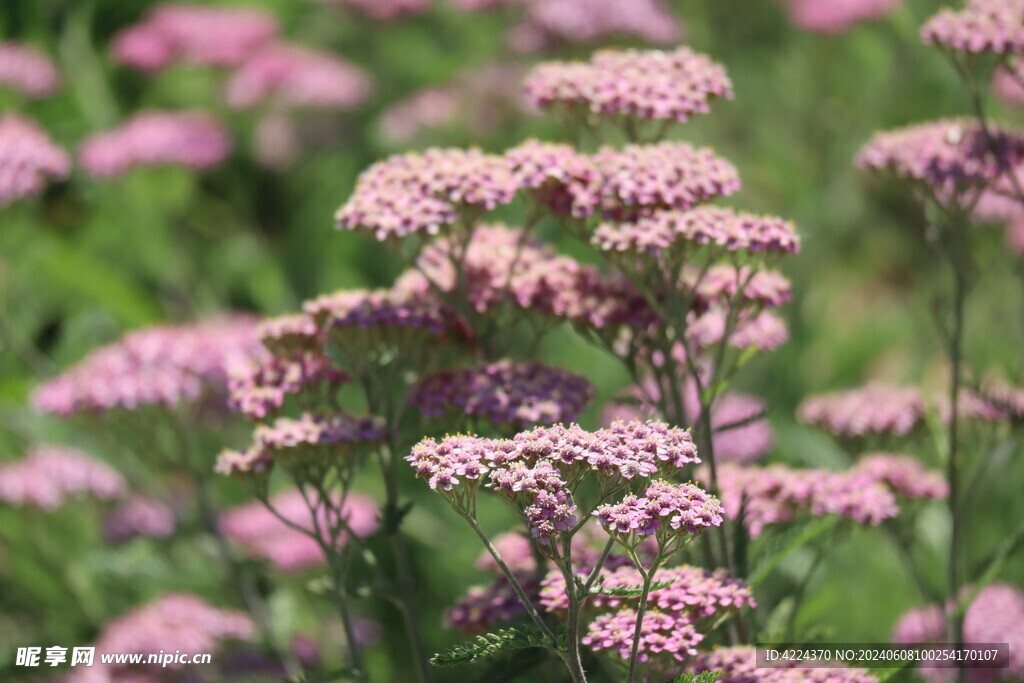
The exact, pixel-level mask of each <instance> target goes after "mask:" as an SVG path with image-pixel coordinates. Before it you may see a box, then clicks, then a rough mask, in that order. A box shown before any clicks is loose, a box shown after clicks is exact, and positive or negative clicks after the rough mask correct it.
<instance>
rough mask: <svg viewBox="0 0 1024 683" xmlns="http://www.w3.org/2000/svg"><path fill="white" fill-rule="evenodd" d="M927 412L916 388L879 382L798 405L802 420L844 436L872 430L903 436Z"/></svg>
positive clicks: (861, 434) (819, 397) (810, 399)
mask: <svg viewBox="0 0 1024 683" xmlns="http://www.w3.org/2000/svg"><path fill="white" fill-rule="evenodd" d="M926 412H927V411H926V406H925V402H924V399H923V398H922V396H921V393H920V392H919V391H918V390H917V389H915V388H913V387H899V386H895V385H891V384H885V383H881V382H871V383H869V384H866V385H864V386H863V387H858V388H855V389H849V390H846V391H837V392H833V393H829V394H822V395H820V396H812V397H810V398H808V399H806V400H805V401H804V402H803V403H801V404H800V406H799V408H797V416H798V417H799V418H800V420H801V421H802V422H806V423H808V424H813V425H816V426H818V427H821V428H822V429H824V430H826V431H828V432H831V433H832V434H835V435H837V436H842V437H846V438H859V437H864V436H868V435H873V434H881V435H893V436H906V435H907V434H909V433H910V431H911V430H912V429H914V427H916V426H917V425H918V424H919V423H920V422H921V421H922V420H923V419H924V417H925V415H926Z"/></svg>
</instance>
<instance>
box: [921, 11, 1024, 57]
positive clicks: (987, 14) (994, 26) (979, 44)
mask: <svg viewBox="0 0 1024 683" xmlns="http://www.w3.org/2000/svg"><path fill="white" fill-rule="evenodd" d="M921 39H922V40H923V41H924V42H925V43H926V44H928V45H935V46H938V47H944V48H947V49H950V50H955V51H957V52H963V53H968V54H974V53H981V52H988V53H993V54H999V55H1006V54H1014V53H1020V52H1024V2H1022V1H1021V0H968V2H967V6H966V7H965V8H964V9H962V10H959V11H958V10H954V9H950V8H943V9H941V10H939V12H938V14H936V15H935V16H933V17H932V18H931V19H929V20H928V21H927V22H925V24H924V26H922V27H921Z"/></svg>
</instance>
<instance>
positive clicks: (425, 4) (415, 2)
mask: <svg viewBox="0 0 1024 683" xmlns="http://www.w3.org/2000/svg"><path fill="white" fill-rule="evenodd" d="M317 1H318V2H323V3H326V4H330V5H338V6H340V7H351V8H352V9H356V10H358V11H360V12H362V13H364V14H366V15H367V16H369V17H371V18H373V19H377V20H390V19H398V18H400V17H404V16H409V15H413V14H422V13H423V12H426V11H427V10H428V9H430V0H317Z"/></svg>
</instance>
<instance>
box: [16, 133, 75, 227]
mask: <svg viewBox="0 0 1024 683" xmlns="http://www.w3.org/2000/svg"><path fill="white" fill-rule="evenodd" d="M70 171H71V159H70V158H69V157H68V155H67V153H66V152H65V151H64V150H63V149H61V148H60V147H58V146H57V145H55V144H54V143H53V141H52V140H50V137H49V136H48V135H47V134H46V132H45V131H43V129H42V128H40V127H39V125H38V124H36V122H35V121H32V120H30V119H26V118H23V117H21V116H18V115H17V114H4V115H3V116H2V117H0V207H3V206H6V205H7V204H10V203H11V202H13V201H14V200H16V199H21V198H22V197H28V196H31V195H37V194H39V193H40V192H42V191H43V188H44V187H45V186H46V183H47V182H48V181H50V180H62V179H63V178H66V177H67V175H68V173H69V172H70Z"/></svg>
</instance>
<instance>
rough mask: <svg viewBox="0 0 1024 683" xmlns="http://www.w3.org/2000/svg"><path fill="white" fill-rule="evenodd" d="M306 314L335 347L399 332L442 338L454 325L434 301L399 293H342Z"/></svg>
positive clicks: (308, 306)
mask: <svg viewBox="0 0 1024 683" xmlns="http://www.w3.org/2000/svg"><path fill="white" fill-rule="evenodd" d="M303 310H304V311H305V313H307V314H308V315H310V316H312V317H313V319H314V320H315V321H316V324H317V326H318V327H319V328H320V329H322V330H324V332H325V333H326V334H327V335H328V336H329V337H330V338H331V340H333V341H334V342H336V343H341V342H342V338H343V337H352V338H353V339H352V341H356V339H354V338H356V337H362V336H366V335H370V334H373V333H374V332H376V333H377V335H378V336H387V335H388V334H389V331H394V330H396V329H398V330H402V329H406V330H420V331H423V332H426V333H428V334H431V335H442V334H444V333H445V332H447V331H448V330H449V329H450V328H451V327H452V325H453V318H452V315H451V314H450V313H449V311H448V310H447V309H446V308H444V307H443V306H442V305H441V304H440V303H438V302H437V301H436V300H435V299H433V298H431V297H429V296H425V295H421V294H418V293H415V292H402V291H398V290H386V289H377V290H366V289H343V290H339V291H337V292H335V293H333V294H325V295H323V296H320V297H317V298H316V299H312V300H310V301H307V302H306V303H305V304H304V306H303Z"/></svg>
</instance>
